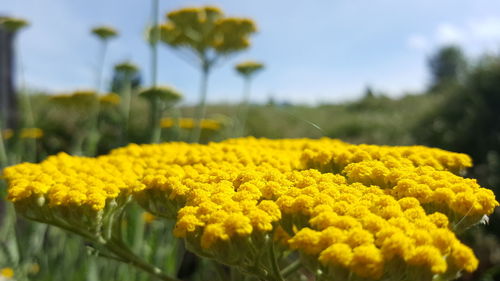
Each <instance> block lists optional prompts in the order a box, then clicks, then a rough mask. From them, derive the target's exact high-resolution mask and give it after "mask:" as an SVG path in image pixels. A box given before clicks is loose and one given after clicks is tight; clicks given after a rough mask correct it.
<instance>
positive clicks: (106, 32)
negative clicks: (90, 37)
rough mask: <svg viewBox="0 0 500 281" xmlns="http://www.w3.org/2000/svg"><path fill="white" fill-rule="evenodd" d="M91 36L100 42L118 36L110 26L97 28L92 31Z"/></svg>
mask: <svg viewBox="0 0 500 281" xmlns="http://www.w3.org/2000/svg"><path fill="white" fill-rule="evenodd" d="M92 34H94V35H95V36H97V37H99V39H101V40H108V39H111V38H113V37H116V36H118V32H117V31H116V29H114V28H113V27H110V26H98V27H95V28H93V29H92Z"/></svg>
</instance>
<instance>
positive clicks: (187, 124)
mask: <svg viewBox="0 0 500 281" xmlns="http://www.w3.org/2000/svg"><path fill="white" fill-rule="evenodd" d="M176 124H179V127H180V128H182V129H193V128H194V127H195V125H196V120H195V119H193V118H179V119H174V118H170V117H167V118H163V119H162V120H161V123H160V126H161V127H162V128H172V127H174V126H175V125H176ZM221 127H222V124H221V122H219V121H217V120H214V119H203V120H201V128H202V129H205V130H212V131H217V130H220V128H221Z"/></svg>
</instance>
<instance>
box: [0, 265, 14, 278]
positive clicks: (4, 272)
mask: <svg viewBox="0 0 500 281" xmlns="http://www.w3.org/2000/svg"><path fill="white" fill-rule="evenodd" d="M0 276H2V277H7V278H12V277H14V270H13V269H12V268H11V267H4V268H2V269H0Z"/></svg>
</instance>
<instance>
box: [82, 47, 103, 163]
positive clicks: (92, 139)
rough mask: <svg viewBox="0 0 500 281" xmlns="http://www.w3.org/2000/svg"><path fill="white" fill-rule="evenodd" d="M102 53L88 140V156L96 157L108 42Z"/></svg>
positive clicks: (97, 73)
mask: <svg viewBox="0 0 500 281" xmlns="http://www.w3.org/2000/svg"><path fill="white" fill-rule="evenodd" d="M101 46H102V47H101V53H100V55H99V58H100V60H99V63H98V67H97V69H96V95H97V96H96V99H95V101H94V104H93V106H92V109H93V112H92V113H91V117H90V118H91V120H90V129H89V135H88V139H87V149H86V152H87V156H94V155H95V154H96V151H97V144H98V142H99V111H100V104H99V98H98V95H99V93H100V91H101V86H102V80H103V75H104V62H105V60H106V50H107V46H108V41H107V40H102V45H101Z"/></svg>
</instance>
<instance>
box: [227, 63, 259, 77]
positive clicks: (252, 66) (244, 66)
mask: <svg viewBox="0 0 500 281" xmlns="http://www.w3.org/2000/svg"><path fill="white" fill-rule="evenodd" d="M262 68H264V65H263V64H262V63H260V62H256V61H244V62H241V63H238V64H237V65H235V66H234V69H235V70H236V71H237V72H238V73H239V74H241V75H243V76H244V77H250V76H252V75H253V74H255V73H256V72H258V71H259V70H262Z"/></svg>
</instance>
